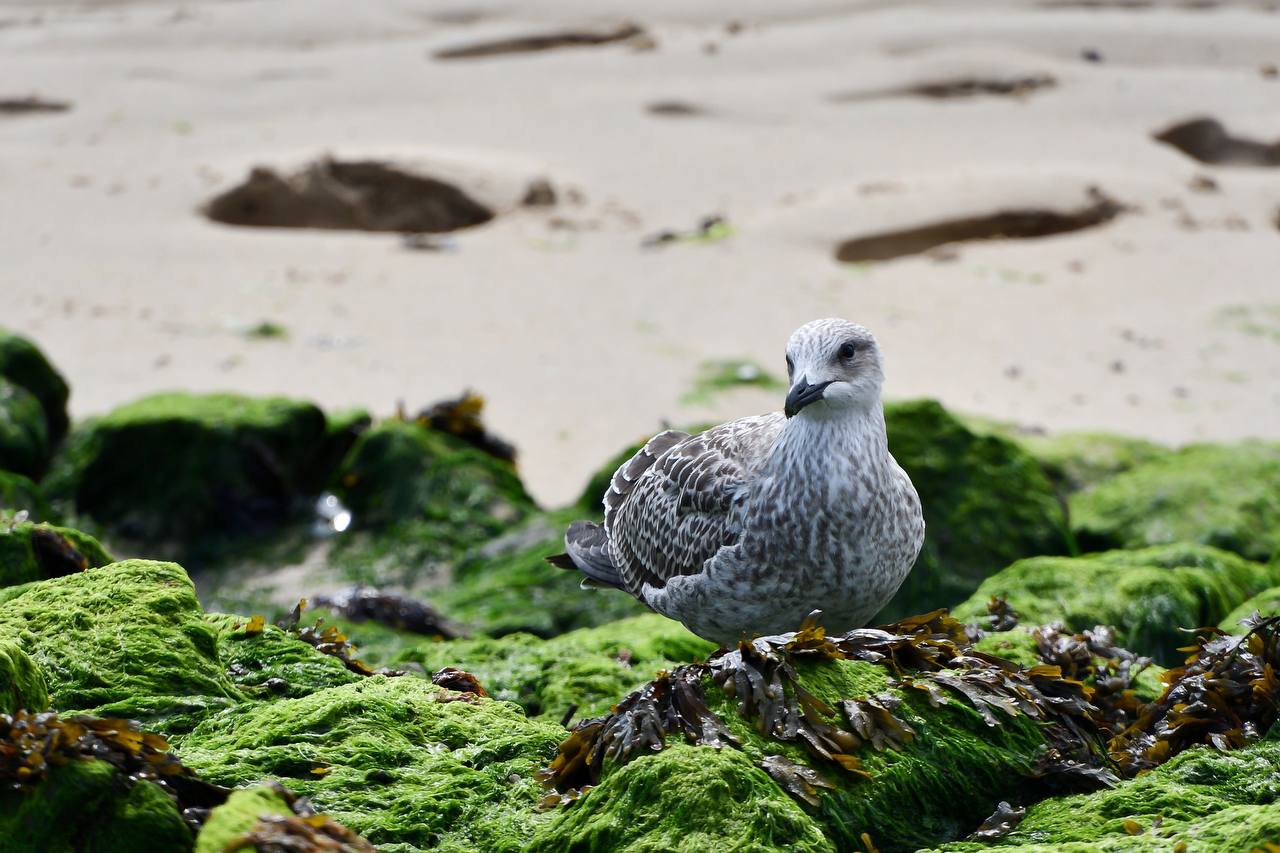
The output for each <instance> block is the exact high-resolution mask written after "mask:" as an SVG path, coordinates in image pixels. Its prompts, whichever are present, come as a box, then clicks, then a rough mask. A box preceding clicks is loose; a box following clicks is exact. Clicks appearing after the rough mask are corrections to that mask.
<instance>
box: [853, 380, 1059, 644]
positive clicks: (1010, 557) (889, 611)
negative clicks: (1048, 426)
mask: <svg viewBox="0 0 1280 853" xmlns="http://www.w3.org/2000/svg"><path fill="white" fill-rule="evenodd" d="M885 421H886V424H887V427H888V431H889V450H890V452H892V453H893V455H894V457H895V458H896V459H897V460H898V462H899V464H901V465H902V467H903V468H904V469H905V470H906V472H907V473H908V474H909V475H910V476H911V481H912V482H913V483H914V484H915V487H916V490H917V491H918V492H919V494H920V500H921V503H922V504H923V505H924V518H925V542H924V549H923V550H922V551H921V553H920V558H919V559H918V560H917V561H916V565H915V568H914V569H913V570H912V572H911V574H910V575H909V576H908V577H907V580H906V582H905V583H904V584H903V585H902V588H901V589H900V590H899V592H898V594H897V595H896V596H895V597H894V599H893V600H892V601H891V602H890V603H889V605H888V606H887V607H886V608H885V609H884V611H883V612H882V613H881V614H880V616H879V617H877V618H878V619H881V620H884V619H890V618H895V617H898V616H902V615H906V614H908V613H922V612H925V611H927V610H932V609H933V608H936V607H945V606H950V605H954V604H955V603H957V602H959V601H962V600H964V598H965V597H966V596H968V595H969V594H970V593H971V592H973V590H974V589H975V588H976V587H977V586H978V584H979V583H981V581H982V579H983V578H985V577H987V576H988V575H990V574H992V573H994V572H995V571H997V570H999V569H1000V568H1002V567H1004V566H1006V565H1008V564H1009V563H1010V562H1012V561H1014V560H1017V559H1019V558H1021V557H1030V556H1034V555H1037V554H1066V553H1070V551H1071V549H1072V545H1071V538H1070V534H1069V533H1068V531H1067V522H1066V517H1065V514H1064V512H1063V510H1062V506H1061V505H1060V504H1059V502H1058V499H1057V497H1056V496H1055V494H1054V490H1053V487H1052V485H1050V483H1049V481H1048V479H1047V478H1046V477H1045V475H1044V472H1042V471H1041V470H1040V467H1039V466H1038V465H1037V464H1036V461H1035V460H1034V459H1032V458H1031V456H1029V455H1028V454H1027V453H1026V452H1025V451H1023V450H1022V449H1021V448H1019V447H1018V446H1017V445H1016V444H1014V443H1013V442H1011V441H1009V440H1008V439H1005V438H1001V437H999V436H996V435H980V434H978V433H975V432H974V431H973V430H971V429H969V428H968V427H966V426H965V425H964V424H963V423H961V422H960V420H958V419H957V418H955V417H954V416H952V415H951V414H950V413H948V412H947V411H946V410H945V409H944V408H942V406H941V405H939V404H938V403H936V402H934V401H932V400H918V401H911V402H904V403H894V404H889V405H887V406H886V407H885Z"/></svg>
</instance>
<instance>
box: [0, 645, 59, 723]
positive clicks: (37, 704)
mask: <svg viewBox="0 0 1280 853" xmlns="http://www.w3.org/2000/svg"><path fill="white" fill-rule="evenodd" d="M48 707H49V688H48V686H47V685H46V684H45V683H44V673H42V672H41V671H40V668H39V667H38V666H36V665H35V663H34V662H32V660H31V658H30V657H29V656H28V655H27V653H26V652H25V651H23V649H22V647H21V646H20V645H18V643H17V642H15V641H14V640H13V639H11V638H8V637H6V638H2V639H0V714H12V713H13V712H14V711H16V710H18V709H19V708H24V709H26V710H28V711H43V710H45V709H46V708H48Z"/></svg>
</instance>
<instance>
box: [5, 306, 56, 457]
mask: <svg viewBox="0 0 1280 853" xmlns="http://www.w3.org/2000/svg"><path fill="white" fill-rule="evenodd" d="M0 376H3V377H5V378H6V379H8V380H9V381H10V382H12V383H13V384H15V385H19V386H21V387H23V388H25V389H27V390H28V391H30V392H31V394H32V395H33V396H35V398H36V399H37V400H38V401H39V402H40V407H41V409H42V410H43V411H44V418H45V424H46V426H47V428H48V435H49V443H50V444H51V445H57V444H58V442H60V441H62V437H63V436H64V435H66V432H67V424H68V420H67V397H68V396H70V393H71V391H70V389H69V388H68V387H67V381H66V380H65V379H63V378H62V374H60V373H59V372H58V371H57V370H56V369H55V368H54V366H53V365H52V364H50V363H49V360H48V359H47V358H45V355H44V353H43V352H41V351H40V348H39V347H37V346H36V345H35V344H33V343H32V342H31V341H29V340H28V339H26V338H24V337H22V336H21V335H15V334H13V333H12V332H6V331H4V330H3V329H0Z"/></svg>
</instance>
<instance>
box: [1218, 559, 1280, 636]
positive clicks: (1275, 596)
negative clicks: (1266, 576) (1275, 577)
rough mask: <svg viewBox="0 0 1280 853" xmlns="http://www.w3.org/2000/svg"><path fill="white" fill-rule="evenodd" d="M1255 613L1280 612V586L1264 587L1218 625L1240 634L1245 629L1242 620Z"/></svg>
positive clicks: (1268, 613) (1264, 614)
mask: <svg viewBox="0 0 1280 853" xmlns="http://www.w3.org/2000/svg"><path fill="white" fill-rule="evenodd" d="M1277 574H1280V570H1277ZM1254 613H1261V614H1262V615H1263V616H1274V615H1275V614H1277V613H1280V586H1273V587H1271V588H1270V589H1264V590H1263V591H1262V592H1260V593H1258V594H1257V595H1255V596H1253V597H1252V598H1249V599H1247V600H1246V601H1245V602H1244V603H1243V604H1241V605H1240V606H1239V607H1237V608H1236V609H1235V610H1232V611H1231V612H1230V613H1228V614H1227V615H1226V616H1225V617H1223V619H1222V621H1221V622H1219V623H1218V627H1219V628H1221V629H1222V630H1224V631H1226V632H1227V633H1228V634H1239V633H1240V632H1241V631H1242V630H1243V629H1242V628H1241V627H1240V620H1241V619H1245V618H1248V617H1249V616H1252V615H1253V614H1254Z"/></svg>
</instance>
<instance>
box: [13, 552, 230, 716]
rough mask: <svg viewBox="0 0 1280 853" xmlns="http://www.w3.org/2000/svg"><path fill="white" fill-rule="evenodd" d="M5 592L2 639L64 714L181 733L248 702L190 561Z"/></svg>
mask: <svg viewBox="0 0 1280 853" xmlns="http://www.w3.org/2000/svg"><path fill="white" fill-rule="evenodd" d="M5 593H6V597H4V598H3V599H0V602H2V603H0V640H3V641H7V642H12V643H15V644H16V645H17V646H18V647H19V648H21V649H22V650H23V651H24V652H25V653H26V654H27V655H28V656H29V657H30V658H31V660H32V661H34V662H35V664H36V665H37V666H38V667H39V668H40V671H41V673H42V674H43V676H44V679H45V683H46V685H47V687H48V693H49V701H50V704H51V705H52V706H53V707H54V708H56V709H57V710H58V711H61V712H64V713H74V712H80V713H92V714H95V715H98V716H103V717H124V718H129V719H136V720H140V721H141V722H142V724H143V727H144V728H146V729H148V730H153V731H176V730H181V729H183V728H184V727H189V726H190V725H193V724H194V721H195V720H197V719H199V718H200V717H202V716H203V715H204V714H206V713H208V712H209V711H211V710H215V709H217V708H223V707H227V706H229V705H231V704H233V703H234V702H235V701H237V700H239V699H240V694H239V693H238V692H237V690H236V689H235V687H234V686H233V685H232V683H231V681H230V679H229V678H228V676H227V674H226V672H225V671H224V670H223V667H222V663H221V661H220V660H219V657H218V634H217V632H216V631H215V630H214V628H213V626H211V625H209V624H208V623H207V622H205V620H204V617H203V614H202V613H201V611H200V605H199V603H198V602H197V601H196V594H195V588H194V587H193V586H192V585H191V581H190V580H189V579H188V578H187V575H186V572H184V571H183V570H182V567H181V566H178V565H176V564H174V563H157V562H151V561H148V560H127V561H125V562H121V563H113V564H111V565H108V566H103V567H102V568H97V569H89V570H87V571H84V572H80V573H77V574H73V575H67V576H66V577H60V578H54V579H52V580H46V581H39V582H36V583H30V584H26V585H24V586H20V587H16V588H13V589H12V590H6V591H5Z"/></svg>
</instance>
